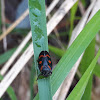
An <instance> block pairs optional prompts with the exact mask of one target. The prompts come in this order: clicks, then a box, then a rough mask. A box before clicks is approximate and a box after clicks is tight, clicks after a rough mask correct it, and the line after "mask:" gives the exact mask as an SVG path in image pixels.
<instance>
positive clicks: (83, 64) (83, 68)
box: [79, 39, 95, 100]
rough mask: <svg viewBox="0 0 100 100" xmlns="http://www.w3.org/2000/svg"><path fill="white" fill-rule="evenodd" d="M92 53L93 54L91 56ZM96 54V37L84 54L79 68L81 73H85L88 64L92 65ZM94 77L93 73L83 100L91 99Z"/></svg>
mask: <svg viewBox="0 0 100 100" xmlns="http://www.w3.org/2000/svg"><path fill="white" fill-rule="evenodd" d="M90 55H91V56H90ZM94 55H95V39H93V40H92V42H91V43H90V45H89V46H88V48H87V49H86V51H85V53H84V56H83V58H82V61H81V64H80V66H79V70H80V73H81V75H83V74H84V72H85V71H86V69H87V68H88V66H89V65H90V63H91V61H92V60H93V58H94ZM92 79H93V75H91V77H90V79H89V81H88V84H87V86H86V89H85V91H84V94H83V97H82V99H81V100H91V90H92Z"/></svg>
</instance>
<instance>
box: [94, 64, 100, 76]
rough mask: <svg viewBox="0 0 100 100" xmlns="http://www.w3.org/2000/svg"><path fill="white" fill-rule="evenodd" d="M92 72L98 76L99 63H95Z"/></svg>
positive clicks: (99, 71) (99, 70)
mask: <svg viewBox="0 0 100 100" xmlns="http://www.w3.org/2000/svg"><path fill="white" fill-rule="evenodd" d="M93 73H94V74H95V75H96V76H98V77H100V65H99V64H96V67H95V68H94V71H93Z"/></svg>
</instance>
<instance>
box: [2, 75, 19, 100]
mask: <svg viewBox="0 0 100 100" xmlns="http://www.w3.org/2000/svg"><path fill="white" fill-rule="evenodd" d="M0 80H3V76H1V75H0ZM7 93H8V95H9V97H10V98H11V100H17V97H16V95H15V92H14V90H13V88H12V87H11V86H9V87H8V89H7Z"/></svg>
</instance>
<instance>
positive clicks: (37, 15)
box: [29, 0, 52, 100]
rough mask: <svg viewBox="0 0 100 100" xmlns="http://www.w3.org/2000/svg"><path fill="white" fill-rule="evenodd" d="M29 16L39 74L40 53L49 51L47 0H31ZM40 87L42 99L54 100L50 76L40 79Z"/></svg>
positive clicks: (38, 72) (40, 97)
mask: <svg viewBox="0 0 100 100" xmlns="http://www.w3.org/2000/svg"><path fill="white" fill-rule="evenodd" d="M29 16H30V22H31V30H32V39H33V47H34V62H35V67H36V71H37V75H39V74H40V71H39V69H38V64H37V60H38V55H39V53H40V52H41V51H43V50H46V51H48V39H47V30H46V14H45V0H44V1H41V0H34V1H33V0H29ZM38 89H39V99H40V100H52V96H51V85H50V77H48V78H44V79H38Z"/></svg>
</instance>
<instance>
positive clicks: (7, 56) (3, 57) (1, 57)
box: [0, 48, 16, 64]
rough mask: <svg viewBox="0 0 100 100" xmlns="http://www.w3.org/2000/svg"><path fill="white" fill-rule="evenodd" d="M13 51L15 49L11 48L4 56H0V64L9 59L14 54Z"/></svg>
mask: <svg viewBox="0 0 100 100" xmlns="http://www.w3.org/2000/svg"><path fill="white" fill-rule="evenodd" d="M15 50H16V48H13V49H10V50H8V51H7V52H5V53H4V54H2V55H0V64H3V63H5V62H6V61H7V60H8V59H9V58H10V57H11V55H12V54H13V53H14V51H15Z"/></svg>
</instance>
